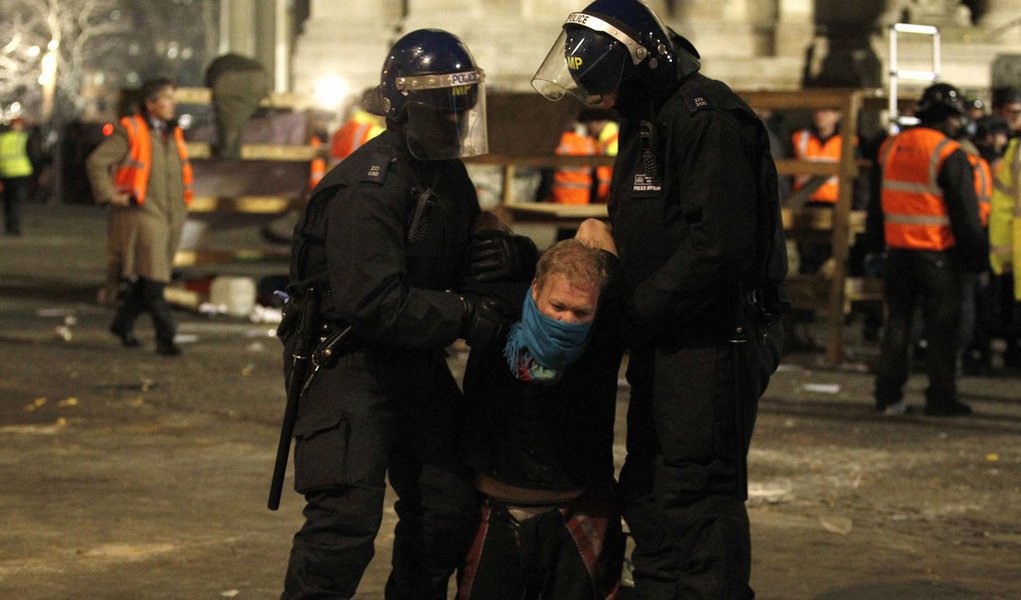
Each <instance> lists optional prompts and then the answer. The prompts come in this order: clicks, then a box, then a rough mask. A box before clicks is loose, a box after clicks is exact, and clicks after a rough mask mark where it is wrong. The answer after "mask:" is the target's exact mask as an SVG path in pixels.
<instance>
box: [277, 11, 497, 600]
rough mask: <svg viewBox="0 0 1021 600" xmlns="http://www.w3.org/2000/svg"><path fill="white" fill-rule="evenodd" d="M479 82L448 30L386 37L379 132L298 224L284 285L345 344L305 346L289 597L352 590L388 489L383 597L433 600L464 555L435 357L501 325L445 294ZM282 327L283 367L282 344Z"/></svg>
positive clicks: (468, 501)
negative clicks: (393, 500) (312, 362)
mask: <svg viewBox="0 0 1021 600" xmlns="http://www.w3.org/2000/svg"><path fill="white" fill-rule="evenodd" d="M483 80H484V75H483V72H482V70H481V69H480V68H479V67H478V66H476V63H475V61H474V59H473V58H472V56H471V54H470V52H469V50H468V49H467V47H465V46H464V44H463V43H462V42H461V41H460V40H459V39H458V38H457V37H455V36H453V35H451V34H450V33H447V32H445V31H440V30H418V31H414V32H411V33H408V34H407V35H405V36H404V37H402V38H401V39H400V40H398V41H397V42H396V43H395V44H394V46H393V47H392V49H391V50H390V52H389V55H388V56H387V58H386V61H385V63H384V65H383V70H382V76H381V83H380V94H381V102H382V107H383V109H384V111H385V113H386V124H387V129H386V131H385V132H384V133H382V134H381V135H379V136H377V137H376V138H374V139H372V140H371V141H369V142H368V143H367V144H365V145H364V146H362V147H360V148H359V149H358V150H357V151H356V152H355V153H353V154H352V155H351V156H349V157H348V159H347V160H345V161H344V162H343V163H341V164H340V165H338V166H337V167H336V168H334V169H333V170H332V171H331V172H330V173H329V174H327V175H326V177H324V178H323V180H322V181H321V182H320V183H319V185H318V186H317V188H316V189H315V190H314V191H313V194H312V197H311V198H310V201H309V205H308V207H307V209H306V212H305V214H304V216H303V218H302V220H301V221H300V222H299V223H298V225H297V226H296V229H295V236H294V242H293V244H294V246H293V256H292V266H291V283H290V285H289V287H288V291H289V293H290V294H291V297H292V299H294V301H295V304H297V305H303V303H305V302H310V301H313V300H315V301H316V302H317V304H318V309H317V310H316V311H315V313H316V321H317V325H316V339H315V340H314V341H315V342H316V343H318V342H320V341H324V340H325V341H329V340H331V339H336V337H335V336H334V334H335V332H337V331H349V335H347V336H346V337H344V342H343V344H342V345H340V346H338V347H337V348H332V349H331V350H332V352H329V353H327V352H325V351H319V352H318V355H319V356H320V357H321V358H324V359H326V355H327V354H329V355H330V356H329V357H328V359H327V360H325V362H324V363H320V366H319V369H318V370H317V371H316V372H315V373H314V375H313V376H312V378H311V379H310V380H309V382H308V383H307V384H306V390H305V392H304V393H303V394H302V395H301V397H300V400H299V402H298V413H297V419H296V422H295V426H294V437H295V439H296V445H295V451H294V463H295V488H296V490H297V491H298V492H300V493H301V494H304V496H305V500H306V506H305V509H304V516H305V518H306V521H305V524H304V526H303V527H302V528H301V529H300V530H299V531H298V532H297V534H296V535H295V536H294V542H293V547H292V549H291V556H290V563H289V565H288V569H287V575H286V579H285V589H284V593H283V597H284V598H305V597H317V598H319V597H331V598H333V597H338V598H349V597H351V596H352V595H353V594H354V593H355V590H356V588H357V586H358V582H359V580H360V578H361V576H362V573H363V571H364V569H365V568H366V566H367V565H368V563H369V561H370V559H371V558H372V556H373V540H374V538H375V536H376V533H377V531H378V529H379V526H380V521H381V519H382V515H383V498H384V490H385V483H384V478H386V477H388V478H389V481H390V483H391V485H392V486H393V488H394V490H395V491H396V492H397V495H398V496H399V500H398V502H397V504H396V507H395V508H396V511H397V516H398V519H399V522H398V524H397V526H396V531H395V539H394V545H393V559H392V565H393V570H392V572H391V575H390V578H389V580H388V582H387V586H386V597H387V598H391V599H396V598H415V599H422V598H446V592H447V582H448V578H449V576H450V574H451V573H452V572H453V570H454V569H455V568H456V566H457V565H458V564H459V562H460V561H461V560H462V559H463V557H464V555H465V553H466V552H467V549H468V544H469V543H470V541H471V536H472V534H473V532H474V525H475V515H476V514H477V509H476V506H475V502H474V498H473V493H472V487H471V483H470V481H469V479H468V476H467V474H466V472H465V471H464V468H463V467H462V466H461V465H460V464H459V462H458V459H457V454H456V443H457V439H458V435H459V432H458V427H459V422H460V419H461V412H462V411H461V406H460V402H461V394H460V392H459V390H458V386H457V384H456V382H455V380H454V378H453V376H452V375H451V373H450V370H449V369H448V367H447V363H446V361H445V358H444V348H445V347H446V346H447V345H449V344H450V343H452V342H453V341H454V340H455V339H456V338H458V337H461V338H465V339H466V340H467V341H468V343H469V344H470V345H473V346H478V345H480V344H482V345H484V344H485V343H486V342H487V341H489V340H490V339H492V336H494V335H496V334H497V332H498V331H499V330H500V327H499V325H500V320H499V319H498V318H497V317H496V316H495V313H493V312H492V311H491V310H489V309H488V307H487V305H485V304H482V303H481V302H477V301H476V300H475V299H473V298H472V297H471V296H468V295H459V294H457V293H455V292H452V291H450V290H451V289H452V288H456V286H457V285H458V282H460V281H461V280H462V278H463V275H464V273H463V271H464V270H465V264H466V252H467V250H468V246H469V241H470V236H471V231H472V227H473V222H474V221H475V219H476V217H477V215H478V214H479V206H478V200H477V198H476V195H475V191H474V187H473V185H472V183H471V181H470V180H469V179H468V175H467V172H466V170H465V167H464V165H463V163H462V162H461V161H460V160H459V158H461V157H465V156H472V155H477V154H482V153H485V152H486V151H487V140H486V119H485V90H484V82H483ZM348 328H350V329H348ZM281 329H282V333H281V337H282V339H283V340H284V342H285V357H287V358H286V360H288V361H289V354H290V351H291V349H292V347H293V346H294V343H295V341H294V340H292V339H291V338H292V337H294V335H295V334H294V333H293V332H292V331H290V330H289V328H288V327H286V326H285V325H284V324H282V328H281ZM285 364H286V363H285ZM285 370H286V368H285Z"/></svg>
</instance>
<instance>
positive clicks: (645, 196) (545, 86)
mask: <svg viewBox="0 0 1021 600" xmlns="http://www.w3.org/2000/svg"><path fill="white" fill-rule="evenodd" d="M699 69H700V61H699V55H698V52H697V51H696V50H695V48H694V47H693V46H692V45H691V43H690V42H689V41H688V40H686V39H684V38H683V37H681V36H680V35H678V34H676V33H675V32H673V31H671V30H669V29H667V28H666V27H665V26H664V25H663V24H662V22H661V21H660V20H659V18H658V17H657V16H656V15H655V14H654V13H653V12H652V11H651V10H650V9H649V8H648V7H647V6H645V5H644V4H642V3H640V2H637V1H636V0H596V2H593V3H591V4H589V5H588V7H586V8H585V9H584V10H582V11H581V12H576V13H572V14H571V15H569V16H568V17H567V19H566V21H565V23H564V24H563V28H562V31H561V34H560V37H559V38H558V40H557V41H556V42H555V43H554V45H553V48H552V49H551V51H550V53H549V55H548V56H547V58H546V60H545V61H544V62H543V64H542V65H541V66H540V67H539V70H538V71H537V72H536V75H535V76H534V77H533V79H532V85H533V87H535V89H536V90H537V91H539V92H540V93H541V94H543V95H544V96H546V97H547V98H548V99H550V100H559V99H560V98H562V97H564V96H565V95H568V94H571V95H574V96H575V97H577V98H578V99H579V100H581V101H582V102H583V103H584V104H586V105H587V106H590V107H600V108H613V109H615V110H616V111H617V112H618V113H619V114H620V115H621V117H622V123H621V128H620V134H619V154H618V156H617V160H616V162H615V163H614V167H613V179H612V182H611V185H610V197H609V206H608V209H609V215H610V221H611V224H612V228H613V229H612V231H613V237H614V239H615V241H616V243H617V246H618V248H619V251H620V259H621V266H622V268H623V273H624V277H625V280H626V283H627V285H628V286H629V288H630V302H629V311H628V313H629V315H628V318H627V320H628V335H629V336H630V338H631V341H630V350H631V354H630V360H629V364H628V372H627V377H628V381H629V382H630V383H631V398H630V402H629V406H628V435H627V452H628V454H627V459H626V461H625V463H624V467H623V470H622V472H621V475H620V486H621V492H622V497H623V502H624V507H623V513H624V518H625V520H626V521H627V523H628V526H629V528H630V531H631V534H632V536H633V537H634V541H635V548H634V551H633V553H632V555H631V559H632V562H633V564H634V578H635V588H636V592H637V595H638V596H639V597H641V598H650V599H659V598H671V599H672V598H679V597H685V598H688V597H700V598H751V597H752V596H753V592H752V589H751V587H750V586H749V577H750V569H751V541H750V533H749V522H748V513H747V509H746V507H745V504H744V501H745V499H746V498H747V473H746V461H747V452H748V446H749V443H750V441H751V432H752V428H753V425H754V421H755V414H756V407H757V401H758V398H759V396H760V395H761V393H762V392H763V390H764V389H765V386H766V383H767V382H768V379H769V376H770V375H771V374H772V372H773V371H774V370H775V368H776V366H777V364H778V363H779V356H780V343H781V341H782V340H781V339H779V338H780V337H782V335H781V332H780V331H772V330H770V328H769V325H770V324H771V323H772V320H773V316H775V313H776V312H778V311H780V310H782V309H783V307H784V304H785V302H784V300H783V296H784V293H783V287H782V281H783V279H784V277H785V275H786V273H787V260H786V252H785V247H784V241H783V229H782V226H781V223H780V214H779V198H778V194H777V189H776V188H777V177H776V169H775V166H774V163H773V160H772V157H771V155H770V153H769V136H768V133H767V131H766V128H765V126H764V125H763V124H762V122H761V121H760V120H759V118H758V117H757V116H756V115H755V113H754V112H753V111H752V110H751V108H749V107H748V106H747V105H746V104H745V103H744V102H743V101H742V100H741V99H740V98H738V97H737V95H735V94H734V93H733V92H732V91H731V90H730V89H729V88H728V87H727V86H726V85H724V84H723V83H721V82H718V81H714V80H712V79H709V78H707V77H705V76H703V75H701V74H700V73H699ZM776 329H779V328H775V327H774V328H773V330H776Z"/></svg>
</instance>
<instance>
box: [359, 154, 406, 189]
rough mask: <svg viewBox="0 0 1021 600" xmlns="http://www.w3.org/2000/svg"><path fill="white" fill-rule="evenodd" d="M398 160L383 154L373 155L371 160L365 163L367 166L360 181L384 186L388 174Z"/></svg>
mask: <svg viewBox="0 0 1021 600" xmlns="http://www.w3.org/2000/svg"><path fill="white" fill-rule="evenodd" d="M396 159H397V157H395V156H390V155H388V154H383V153H381V152H375V153H373V154H372V155H371V156H369V160H367V161H365V163H366V165H367V166H366V168H365V172H364V173H362V176H361V179H359V181H363V182H369V183H378V184H382V183H383V182H384V181H385V180H386V172H387V171H388V170H389V169H390V165H391V164H393V163H394V161H395V160H396Z"/></svg>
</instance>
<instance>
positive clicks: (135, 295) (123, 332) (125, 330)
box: [110, 280, 145, 348]
mask: <svg viewBox="0 0 1021 600" xmlns="http://www.w3.org/2000/svg"><path fill="white" fill-rule="evenodd" d="M142 287H143V286H142V282H141V281H140V280H139V281H134V282H130V283H126V284H125V285H124V286H123V290H122V291H121V293H120V294H119V297H118V298H117V312H116V313H115V314H114V317H113V323H111V324H110V333H112V334H114V335H115V336H117V337H118V338H119V339H120V341H121V345H122V346H124V347H125V348H137V347H139V346H141V345H142V343H141V342H139V341H138V338H136V337H135V333H134V331H135V319H137V318H138V315H140V314H142V312H143V311H144V310H145V301H144V298H143V290H142Z"/></svg>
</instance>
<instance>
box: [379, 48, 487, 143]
mask: <svg viewBox="0 0 1021 600" xmlns="http://www.w3.org/2000/svg"><path fill="white" fill-rule="evenodd" d="M484 80H485V74H484V73H483V71H482V69H480V68H479V67H478V66H477V65H476V64H475V59H474V58H472V55H471V52H469V51H468V48H467V47H466V46H465V45H464V43H463V42H462V41H461V40H460V39H458V38H457V37H456V36H454V35H453V34H451V33H449V32H446V31H442V30H439V29H419V30H417V31H412V32H411V33H408V34H407V35H405V36H404V37H402V38H401V39H399V40H397V42H396V43H394V45H393V47H392V48H391V49H390V53H389V54H388V55H387V58H386V62H384V63H383V72H382V74H381V76H380V84H379V94H380V103H381V105H382V110H383V114H384V115H385V116H386V119H387V127H388V128H391V129H397V130H399V131H401V132H402V133H403V134H404V136H405V139H406V140H407V143H408V149H409V150H410V151H411V154H412V155H414V156H415V157H416V158H419V159H421V160H444V159H450V158H459V157H466V156H477V155H479V154H485V153H486V152H488V151H489V149H488V136H487V132H486V93H485V84H484Z"/></svg>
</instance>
